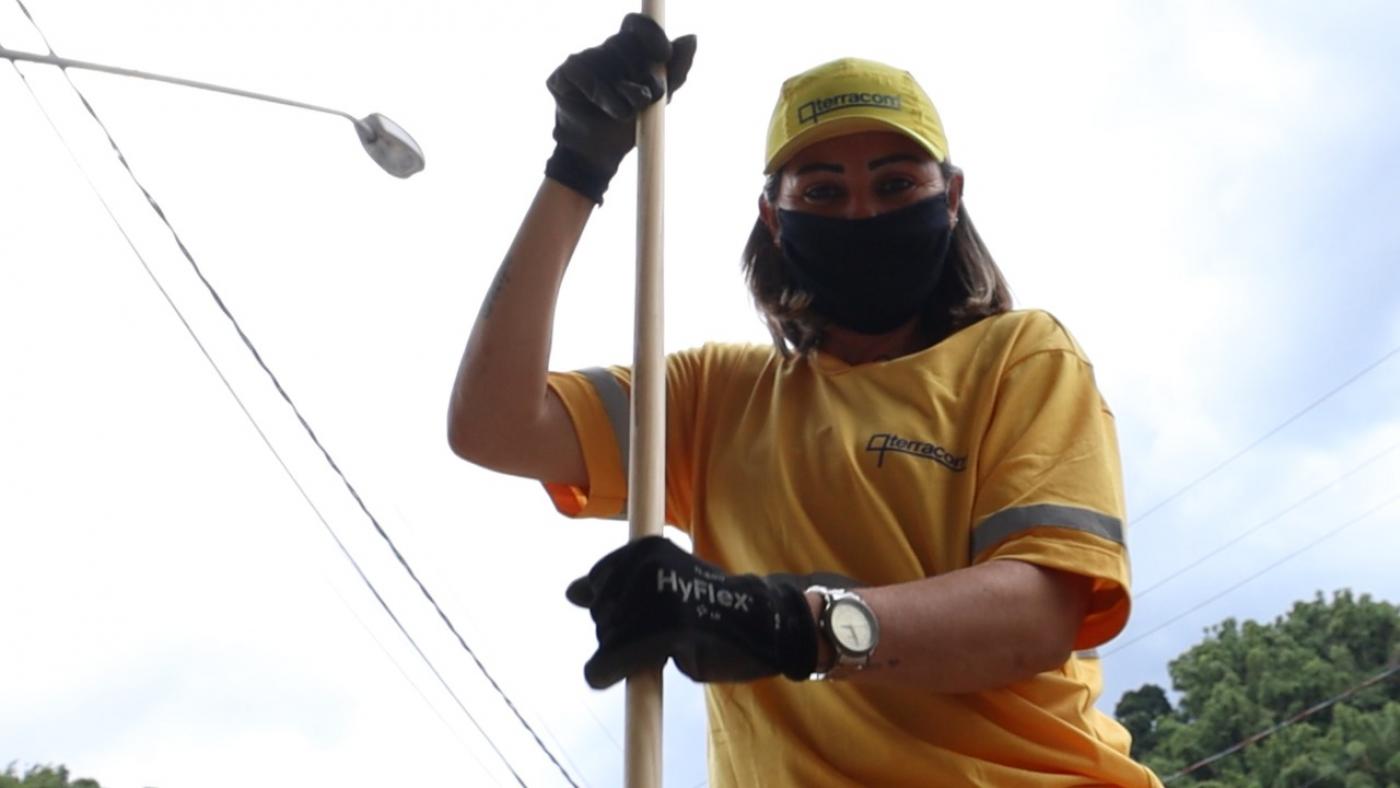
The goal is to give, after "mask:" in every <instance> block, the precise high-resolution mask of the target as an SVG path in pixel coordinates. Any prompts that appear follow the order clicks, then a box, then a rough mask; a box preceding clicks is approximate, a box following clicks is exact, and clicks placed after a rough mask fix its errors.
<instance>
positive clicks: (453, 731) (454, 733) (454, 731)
mask: <svg viewBox="0 0 1400 788" xmlns="http://www.w3.org/2000/svg"><path fill="white" fill-rule="evenodd" d="M326 585H328V586H330V589H331V592H332V593H334V594H335V598H336V599H339V600H340V604H342V605H344V606H345V609H346V610H347V611H349V612H350V615H351V616H353V617H354V618H355V621H356V623H358V624H359V625H360V629H363V630H364V631H365V634H366V635H369V639H370V640H372V641H374V645H376V646H378V647H379V650H380V652H382V653H383V654H384V656H385V657H387V658H388V660H389V662H390V663H391V664H393V666H394V668H395V669H396V670H398V672H399V675H400V676H403V680H404V681H407V682H408V685H409V686H410V687H412V688H413V691H414V692H416V693H418V697H419V698H422V700H423V704H424V705H425V706H427V707H428V710H429V711H431V712H432V713H433V716H434V717H437V718H438V720H440V721H441V722H442V725H443V727H445V728H447V730H448V732H449V733H451V734H452V738H454V739H456V740H457V741H459V742H461V744H462V746H463V747H466V746H467V743H466V742H465V741H463V740H462V737H461V736H460V735H459V734H458V733H457V729H456V728H453V727H452V724H451V723H449V722H448V721H447V718H446V717H444V716H442V712H440V711H438V708H437V706H434V705H433V702H432V701H430V700H428V696H427V694H426V693H424V692H423V688H422V687H420V686H418V682H416V681H414V680H413V677H412V676H410V675H408V671H406V670H404V668H403V665H402V664H400V663H399V660H398V658H396V657H395V656H394V655H393V653H392V652H390V651H389V649H388V647H387V646H385V645H384V641H382V640H380V639H379V636H378V635H376V634H374V630H372V629H370V628H369V624H367V623H365V620H364V618H363V617H362V616H361V615H360V614H359V612H358V611H356V610H355V608H354V607H352V606H351V605H350V601H349V600H347V599H346V598H345V595H344V594H342V593H340V589H338V588H336V587H335V584H333V583H331V582H330V580H329V579H327V580H326ZM467 752H469V753H471V756H472V760H474V761H476V765H477V766H480V767H481V771H482V773H483V774H485V775H486V776H488V777H490V778H491V781H492V782H494V783H495V784H496V785H500V784H501V782H500V780H497V779H496V776H495V775H494V774H491V770H490V769H487V768H486V764H484V763H482V762H481V759H480V758H478V757H477V755H476V753H475V752H472V750H471V748H468V749H467Z"/></svg>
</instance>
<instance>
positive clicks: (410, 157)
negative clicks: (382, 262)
mask: <svg viewBox="0 0 1400 788" xmlns="http://www.w3.org/2000/svg"><path fill="white" fill-rule="evenodd" d="M0 57H3V58H6V59H9V60H21V61H26V62H30V63H45V64H48V65H50V66H58V67H59V68H80V69H84V70H87V71H100V72H102V73H104V74H117V75H119V76H123V77H139V78H141V79H151V80H155V81H157V82H169V83H171V84H173V85H184V86H185V87H190V88H198V89H199V90H212V91H215V92H217V93H228V94H231V95H234V96H242V97H244V98H251V99H257V100H259V101H270V102H272V103H274V104H285V105H287V106H289V107H300V108H301V109H309V110H313V111H315V112H324V113H326V114H328V115H339V116H340V117H342V118H345V119H347V120H349V121H350V122H351V123H353V124H355V133H356V135H358V136H359V138H360V144H361V145H363V146H364V148H365V152H367V153H368V154H369V156H370V158H371V159H374V163H375V164H378V165H379V166H380V167H382V168H384V171H385V172H387V173H389V174H390V175H393V176H395V177H398V178H407V177H408V176H410V175H412V174H413V173H415V172H418V171H419V170H421V169H423V165H424V162H423V149H422V148H420V147H418V143H417V142H415V141H414V140H413V137H411V136H409V134H408V132H406V131H404V130H403V129H402V128H401V127H400V126H399V125H398V124H397V123H395V122H393V121H392V120H389V119H388V118H386V117H384V116H383V115H380V114H379V113H378V112H374V113H371V114H369V115H366V116H365V117H363V118H357V117H355V116H354V115H351V114H349V113H347V112H341V111H340V110H338V109H330V108H328V107H318V106H316V105H315V104H305V103H303V102H300V101H292V100H291V99H284V98H278V97H276V96H268V95H265V94H263V93H253V92H251V91H247V90H239V89H237V88H226V87H223V86H222V85H212V84H209V83H208V82H196V81H194V80H192V79H181V78H179V77H167V76H164V75H162V74H151V73H149V72H146V71H136V70H134V69H130V68H117V67H116V66H104V65H101V64H99V63H88V62H84V61H82V60H70V59H69V58H66V57H58V56H57V55H40V54H38V53H35V52H20V51H18V50H14V49H6V48H4V47H0Z"/></svg>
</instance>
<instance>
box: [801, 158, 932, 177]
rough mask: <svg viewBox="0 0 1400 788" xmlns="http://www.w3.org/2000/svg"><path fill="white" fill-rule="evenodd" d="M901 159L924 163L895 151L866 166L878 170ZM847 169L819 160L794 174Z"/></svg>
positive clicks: (837, 171) (840, 171) (838, 171)
mask: <svg viewBox="0 0 1400 788" xmlns="http://www.w3.org/2000/svg"><path fill="white" fill-rule="evenodd" d="M901 161H909V162H913V163H915V164H922V163H923V160H922V159H920V158H919V157H918V156H915V155H914V154H912V153H893V154H890V155H889V156H881V157H880V158H878V159H875V160H873V161H871V162H870V164H868V165H866V166H867V167H869V169H870V170H871V171H872V172H873V171H874V170H878V169H880V168H881V167H884V166H885V165H887V164H894V163H896V162H901ZM845 171H846V168H845V167H843V166H841V165H840V164H830V163H827V162H821V161H818V162H813V163H811V164H806V165H803V166H802V167H799V168H798V170H797V172H796V173H794V174H795V175H806V174H807V173H809V172H834V173H837V174H838V175H839V174H841V173H844V172H845Z"/></svg>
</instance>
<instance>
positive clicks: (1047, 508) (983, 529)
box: [972, 503, 1123, 558]
mask: <svg viewBox="0 0 1400 788" xmlns="http://www.w3.org/2000/svg"><path fill="white" fill-rule="evenodd" d="M1032 528H1069V529H1071V530H1074V531H1084V532H1085V533H1091V534H1093V535H1095V536H1101V537H1103V538H1105V539H1109V540H1112V541H1114V542H1117V543H1118V544H1123V521H1122V520H1119V519H1118V518H1117V517H1109V516H1108V515H1106V514H1102V513H1100V512H1096V511H1093V510H1092V509H1079V508H1077V507H1074V506H1059V505H1056V504H1053V503H1042V504H1036V505H1034V506H1021V507H1017V508H1015V509H1003V510H1001V511H999V512H997V513H996V514H994V515H992V516H991V517H988V518H987V519H985V520H983V521H982V522H980V523H978V524H977V527H976V528H974V529H972V556H973V557H974V558H975V557H977V556H978V555H981V554H982V551H983V550H986V549H987V548H989V547H991V546H992V545H995V544H998V543H999V542H1001V541H1002V540H1004V539H1006V538H1008V537H1011V536H1015V535H1016V534H1019V533H1021V532H1023V531H1029V530H1030V529H1032Z"/></svg>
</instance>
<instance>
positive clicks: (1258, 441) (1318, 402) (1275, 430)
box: [16, 0, 1400, 524]
mask: <svg viewBox="0 0 1400 788" xmlns="http://www.w3.org/2000/svg"><path fill="white" fill-rule="evenodd" d="M16 2H18V0H16ZM1396 355H1400V345H1397V346H1396V347H1393V348H1391V349H1390V351H1389V352H1388V353H1386V354H1385V355H1383V356H1381V357H1380V358H1378V359H1376V360H1375V361H1373V362H1371V363H1370V364H1369V365H1367V366H1366V367H1365V368H1364V369H1362V370H1361V371H1360V372H1357V373H1356V374H1354V375H1352V376H1351V377H1349V378H1347V379H1346V380H1344V381H1342V382H1341V383H1340V384H1339V385H1338V386H1337V387H1336V388H1333V389H1332V390H1331V391H1329V392H1327V393H1326V394H1323V395H1322V396H1320V397H1318V398H1317V399H1315V400H1313V401H1312V402H1310V403H1308V404H1307V405H1305V406H1304V407H1303V409H1302V410H1300V411H1298V412H1297V413H1294V414H1293V415H1292V416H1289V417H1288V418H1286V419H1284V420H1283V421H1282V422H1281V423H1280V424H1279V425H1278V426H1276V427H1274V428H1273V429H1271V430H1269V431H1268V432H1266V433H1264V434H1263V435H1260V436H1259V437H1258V438H1255V439H1254V441H1253V442H1251V443H1250V444H1249V445H1248V446H1245V447H1244V448H1243V449H1240V450H1239V451H1237V452H1235V453H1234V454H1231V455H1230V456H1229V457H1226V458H1225V459H1224V460H1221V461H1220V462H1219V463H1217V464H1216V465H1215V466H1213V467H1212V468H1210V470H1207V471H1206V472H1205V473H1203V474H1201V475H1200V476H1197V477H1196V478H1194V479H1192V480H1191V481H1189V482H1187V483H1186V486H1184V487H1182V488H1181V489H1179V490H1177V491H1176V492H1174V493H1172V494H1171V495H1168V496H1167V497H1166V498H1163V499H1162V500H1160V501H1158V502H1157V503H1155V504H1153V505H1152V506H1149V507H1147V511H1145V512H1143V513H1142V514H1140V515H1138V516H1137V517H1135V518H1133V522H1134V523H1135V524H1141V523H1142V521H1143V520H1146V519H1147V518H1149V517H1151V516H1152V515H1153V514H1154V513H1156V512H1157V511H1158V510H1159V509H1161V508H1162V507H1164V506H1166V505H1167V504H1169V503H1171V502H1172V501H1175V500H1176V499H1177V498H1180V497H1181V496H1182V495H1183V494H1185V493H1186V491H1187V490H1190V489H1191V488H1192V487H1195V486H1196V485H1198V484H1200V483H1201V482H1203V481H1205V480H1206V479H1209V478H1210V477H1212V476H1214V475H1215V474H1216V473H1217V472H1219V471H1220V470H1221V469H1223V468H1224V467H1225V466H1227V465H1229V464H1230V463H1232V462H1234V461H1235V460H1238V459H1239V458H1241V457H1243V456H1244V455H1246V454H1248V453H1249V452H1250V451H1252V450H1253V449H1254V448H1255V447H1257V446H1258V445H1259V444H1261V443H1263V442H1264V441H1266V440H1268V439H1269V438H1272V437H1273V436H1274V435H1275V434H1277V433H1278V432H1279V431H1281V430H1282V429H1283V428H1285V427H1287V426H1288V425H1290V424H1292V423H1293V422H1295V421H1297V420H1298V419H1300V418H1302V417H1303V416H1304V415H1305V414H1306V413H1308V412H1309V411H1311V410H1312V409H1313V408H1316V407H1317V406H1318V405H1321V404H1322V403H1324V402H1326V401H1327V400H1329V399H1331V398H1332V397H1333V396H1334V395H1335V394H1337V392H1339V391H1341V390H1342V389H1344V388H1346V387H1347V386H1350V385H1351V384H1353V383H1355V382H1356V381H1358V380H1360V379H1361V378H1362V377H1364V376H1366V375H1367V374H1368V373H1370V372H1371V371H1372V370H1374V369H1375V368H1376V367H1379V366H1380V365H1382V364H1384V363H1385V362H1387V361H1389V360H1390V359H1391V358H1392V357H1393V356H1396Z"/></svg>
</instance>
